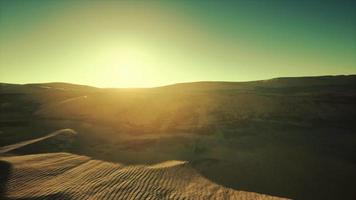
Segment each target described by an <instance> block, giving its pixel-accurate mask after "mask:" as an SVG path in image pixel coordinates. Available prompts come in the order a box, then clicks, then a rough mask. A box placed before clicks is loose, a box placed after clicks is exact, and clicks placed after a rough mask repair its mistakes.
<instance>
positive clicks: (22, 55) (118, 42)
mask: <svg viewBox="0 0 356 200" xmlns="http://www.w3.org/2000/svg"><path fill="white" fill-rule="evenodd" d="M355 2H356V1H342V0H334V1H328V0H320V1H312V0H309V1H301V0H299V1H290V0H273V1H265V0H263V1H262V0H261V1H256V0H246V1H238V0H236V1H225V2H223V1H176V2H174V1H150V2H148V1H136V2H133V1H131V2H123V1H89V0H88V1H80V0H76V1H64V0H63V1H54V0H53V1H52V0H47V1H30V0H28V1H25V0H23V1H17V0H9V1H4V0H0V82H8V83H34V82H70V83H78V84H86V85H93V86H98V87H152V86H160V85H166V84H171V83H177V82H191V81H247V80H258V79H268V78H273V77H281V76H306V75H307V76H314V75H335V74H356V3H355Z"/></svg>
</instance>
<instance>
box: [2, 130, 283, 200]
mask: <svg viewBox="0 0 356 200" xmlns="http://www.w3.org/2000/svg"><path fill="white" fill-rule="evenodd" d="M68 132H69V133H74V132H73V131H72V130H66V129H64V130H59V131H56V132H54V133H51V134H49V135H47V136H44V137H41V138H38V139H34V140H29V141H26V142H21V143H19V144H14V145H9V146H6V147H3V148H1V151H2V153H9V152H11V151H12V150H15V149H18V148H21V147H23V146H25V145H31V144H35V143H36V142H40V141H43V140H46V139H49V138H53V137H56V136H57V135H59V134H65V133H68ZM0 155H1V154H0ZM0 168H1V182H0V185H1V191H0V192H1V194H0V195H1V197H2V198H3V199H9V200H15V199H18V200H19V199H73V200H74V199H77V200H82V199H256V200H273V199H276V200H277V199H282V198H277V197H272V196H267V195H263V194H257V193H253V192H245V191H237V190H233V189H229V188H226V187H223V186H220V185H217V184H215V183H213V182H211V181H209V180H208V179H206V178H204V177H203V176H201V175H200V174H199V173H198V172H197V171H196V170H194V168H192V167H191V166H190V164H189V162H187V161H178V160H171V161H166V162H162V163H158V164H154V165H128V166H125V165H122V164H118V163H112V162H104V161H100V160H95V159H92V158H90V157H87V156H80V155H75V154H70V153H44V154H33V155H23V156H3V157H0Z"/></svg>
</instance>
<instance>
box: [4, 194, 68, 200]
mask: <svg viewBox="0 0 356 200" xmlns="http://www.w3.org/2000/svg"><path fill="white" fill-rule="evenodd" d="M36 199H43V200H45V199H48V200H53V199H66V200H70V199H72V197H71V196H70V195H68V194H65V193H61V192H59V193H55V194H48V195H40V196H36V197H26V198H7V199H6V200H36Z"/></svg>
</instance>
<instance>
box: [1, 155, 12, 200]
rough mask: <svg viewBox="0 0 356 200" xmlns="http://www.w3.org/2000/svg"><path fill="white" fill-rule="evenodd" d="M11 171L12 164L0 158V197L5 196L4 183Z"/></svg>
mask: <svg viewBox="0 0 356 200" xmlns="http://www.w3.org/2000/svg"><path fill="white" fill-rule="evenodd" d="M11 171H12V165H11V163H9V162H6V161H3V160H0V199H2V198H3V197H4V196H5V193H6V184H7V181H8V180H9V177H10V174H11Z"/></svg>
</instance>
